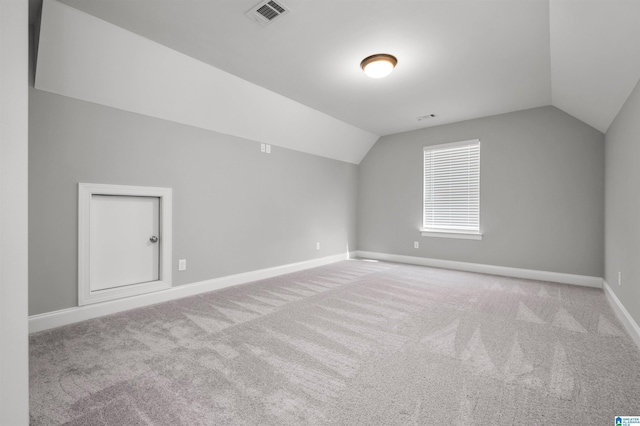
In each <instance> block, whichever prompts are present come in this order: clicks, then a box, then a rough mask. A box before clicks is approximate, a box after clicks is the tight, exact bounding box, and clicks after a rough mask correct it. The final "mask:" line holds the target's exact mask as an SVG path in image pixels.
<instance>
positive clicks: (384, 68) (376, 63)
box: [360, 53, 398, 78]
mask: <svg viewBox="0 0 640 426" xmlns="http://www.w3.org/2000/svg"><path fill="white" fill-rule="evenodd" d="M397 63H398V60H397V59H396V57H395V56H393V55H389V54H387V53H378V54H376V55H371V56H367V57H366V58H364V59H363V60H362V62H360V68H362V71H364V73H365V74H366V75H368V76H369V77H371V78H382V77H386V76H388V75H389V74H391V71H393V69H394V68H395V66H396V64H397Z"/></svg>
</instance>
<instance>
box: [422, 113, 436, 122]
mask: <svg viewBox="0 0 640 426" xmlns="http://www.w3.org/2000/svg"><path fill="white" fill-rule="evenodd" d="M436 117H437V115H435V114H426V115H421V116H420V117H418V121H424V120H430V119H432V118H436Z"/></svg>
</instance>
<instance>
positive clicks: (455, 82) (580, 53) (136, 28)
mask: <svg viewBox="0 0 640 426" xmlns="http://www.w3.org/2000/svg"><path fill="white" fill-rule="evenodd" d="M46 1H49V0H45V2H46ZM62 1H63V3H65V4H67V5H69V6H71V7H73V8H75V9H78V10H81V11H83V12H86V13H87V14H90V15H93V16H94V17H98V18H100V19H101V20H104V21H107V22H109V23H111V24H114V25H116V26H117V27H120V28H122V29H125V30H128V31H130V32H132V33H135V34H137V35H138V36H142V37H143V38H146V39H148V40H151V41H154V42H156V43H159V44H160V45H163V46H166V47H168V48H170V49H173V50H175V51H177V52H180V53H182V54H184V55H187V56H189V57H191V58H194V59H196V60H198V61H200V62H202V63H204V64H208V65H210V66H211V67H214V68H216V69H218V70H222V71H224V72H226V73H229V74H232V75H233V76H236V77H239V78H240V79H243V80H246V81H248V82H250V83H253V84H255V85H257V86H260V87H261V88H265V89H268V90H269V91H271V92H275V93H276V94H279V95H282V96H283V97H285V98H288V99H290V100H293V101H295V102H297V103H299V104H302V105H304V106H306V107H310V108H311V109H313V110H316V111H319V112H321V113H324V114H326V115H328V116H330V117H333V118H335V119H338V120H339V121H341V122H344V123H347V124H348V125H350V126H353V127H355V128H358V129H361V130H363V131H364V132H366V133H367V134H373V135H376V136H381V135H387V134H392V133H397V132H403V131H408V130H413V129H417V128H421V127H427V126H434V125H440V124H445V123H451V122H456V121H461V120H466V119H472V118H477V117H483V116H488V115H495V114H501V113H506V112H511V111H516V110H522V109H527V108H533V107H538V106H545V105H555V106H556V107H558V108H560V109H562V110H564V111H565V112H567V113H569V114H571V115H573V116H575V117H577V118H578V119H580V120H582V121H584V122H586V123H587V124H589V125H591V126H593V127H595V128H596V129H598V130H600V131H602V132H606V130H607V128H608V127H609V125H610V124H611V121H612V120H613V118H614V117H615V115H616V114H617V112H618V111H619V110H620V108H621V106H622V104H623V103H624V101H625V100H626V98H627V96H628V95H629V93H630V92H631V90H632V89H633V87H634V86H635V84H636V83H637V81H638V79H639V78H640V1H637V0H581V1H576V0H491V1H478V0H449V1H441V0H415V1H411V0H375V1H368V0H282V1H281V2H282V3H283V5H285V6H286V7H287V8H288V9H289V10H290V13H288V14H287V15H284V16H282V17H280V18H278V19H277V20H275V21H274V22H272V23H270V24H269V25H267V26H261V25H258V24H257V23H256V22H254V21H253V20H251V19H249V18H248V17H247V16H245V12H247V11H248V10H250V9H251V7H252V6H254V5H255V4H256V3H257V1H255V0H233V1H232V0H209V1H204V0H179V1H178V0H127V1H122V0H62ZM41 41H42V40H41ZM382 52H384V53H391V54H393V55H395V56H396V57H397V58H398V66H397V67H396V69H395V70H394V72H393V73H392V74H391V75H390V76H389V77H387V78H384V79H379V80H375V79H370V78H368V77H366V76H365V75H364V74H363V73H362V71H361V70H360V68H359V64H360V61H361V60H362V59H363V58H364V57H366V56H368V55H371V54H373V53H382ZM158 72H161V70H158ZM426 114H435V115H436V117H435V118H430V119H427V120H421V121H420V120H418V117H419V116H424V115H426ZM320 155H323V154H320ZM358 155H359V154H358ZM328 156H331V155H328ZM356 157H357V155H356ZM347 161H351V160H347ZM353 162H356V163H357V162H359V160H358V159H357V158H356V159H355V160H353Z"/></svg>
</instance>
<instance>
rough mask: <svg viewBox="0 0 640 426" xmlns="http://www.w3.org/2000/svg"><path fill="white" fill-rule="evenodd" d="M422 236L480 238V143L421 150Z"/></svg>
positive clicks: (434, 146) (431, 147) (462, 143)
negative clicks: (422, 168)
mask: <svg viewBox="0 0 640 426" xmlns="http://www.w3.org/2000/svg"><path fill="white" fill-rule="evenodd" d="M422 226H423V229H422V235H424V236H434V237H451V238H468V239H478V240H479V239H481V238H482V234H481V233H480V141H479V140H478V139H474V140H470V141H463V142H454V143H447V144H442V145H432V146H426V147H424V206H423V224H422Z"/></svg>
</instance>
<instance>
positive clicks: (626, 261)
mask: <svg viewBox="0 0 640 426" xmlns="http://www.w3.org/2000/svg"><path fill="white" fill-rule="evenodd" d="M605 147H606V150H605V182H606V186H605V253H604V256H605V268H604V278H605V280H606V281H607V283H608V284H609V285H610V287H611V289H612V290H613V291H614V293H615V294H616V296H617V297H618V299H619V300H620V302H621V303H622V304H623V305H624V306H625V308H626V309H627V311H628V312H629V314H631V316H632V317H633V319H634V320H635V322H636V324H640V262H639V261H638V260H639V259H640V225H639V224H638V218H640V165H639V159H640V81H638V83H637V84H636V87H635V89H634V90H633V91H632V92H631V94H630V95H629V97H628V98H627V101H626V103H625V104H624V106H623V107H622V109H621V110H620V112H619V113H618V115H617V116H616V118H615V119H614V121H613V123H612V124H611V126H610V127H609V129H608V130H607V133H606V135H605ZM618 272H620V273H621V283H622V285H618Z"/></svg>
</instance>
